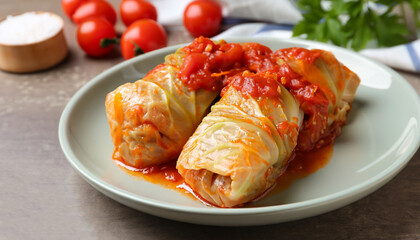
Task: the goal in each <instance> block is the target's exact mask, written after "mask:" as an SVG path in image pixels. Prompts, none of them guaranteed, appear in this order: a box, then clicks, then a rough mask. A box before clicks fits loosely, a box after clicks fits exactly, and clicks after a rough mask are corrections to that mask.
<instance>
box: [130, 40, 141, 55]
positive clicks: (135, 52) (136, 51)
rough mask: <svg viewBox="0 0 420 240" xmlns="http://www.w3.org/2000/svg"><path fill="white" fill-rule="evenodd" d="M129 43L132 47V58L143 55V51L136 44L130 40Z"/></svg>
mask: <svg viewBox="0 0 420 240" xmlns="http://www.w3.org/2000/svg"><path fill="white" fill-rule="evenodd" d="M131 43H132V44H133V45H134V48H133V51H134V56H138V55H140V54H143V53H144V51H143V49H141V47H140V46H139V45H137V43H135V42H134V41H133V40H131Z"/></svg>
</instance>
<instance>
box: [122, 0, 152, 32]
mask: <svg viewBox="0 0 420 240" xmlns="http://www.w3.org/2000/svg"><path fill="white" fill-rule="evenodd" d="M120 16H121V20H122V21H123V22H124V24H125V25H126V26H127V27H128V26H130V25H131V24H132V23H133V22H135V21H137V20H140V19H143V18H149V19H153V20H155V21H156V20H157V11H156V8H155V6H153V4H151V3H150V2H148V1H145V0H123V1H121V4H120Z"/></svg>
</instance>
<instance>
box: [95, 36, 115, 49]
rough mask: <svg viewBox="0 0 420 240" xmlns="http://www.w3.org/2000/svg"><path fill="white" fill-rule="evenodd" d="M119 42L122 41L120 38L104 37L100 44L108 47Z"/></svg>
mask: <svg viewBox="0 0 420 240" xmlns="http://www.w3.org/2000/svg"><path fill="white" fill-rule="evenodd" d="M119 42H120V39H118V38H102V39H101V41H100V42H99V45H100V46H101V47H102V48H106V47H109V46H111V45H114V44H118V43H119Z"/></svg>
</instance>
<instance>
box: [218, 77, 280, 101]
mask: <svg viewBox="0 0 420 240" xmlns="http://www.w3.org/2000/svg"><path fill="white" fill-rule="evenodd" d="M227 82H228V84H227V87H225V88H223V90H222V93H221V95H222V96H223V94H224V92H225V91H226V90H227V89H228V87H230V86H233V87H234V88H236V89H238V90H239V91H241V92H242V94H243V95H244V96H247V95H248V94H249V95H250V96H252V97H262V96H263V97H269V98H278V97H280V93H281V92H280V91H278V89H279V83H278V81H277V75H276V74H271V73H269V72H266V73H262V74H255V73H251V72H249V71H245V72H242V73H238V74H236V75H234V76H232V77H230V78H228V79H227Z"/></svg>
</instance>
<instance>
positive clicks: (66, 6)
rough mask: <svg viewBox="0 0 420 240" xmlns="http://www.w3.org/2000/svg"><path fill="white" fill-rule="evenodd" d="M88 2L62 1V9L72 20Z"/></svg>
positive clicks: (82, 0)
mask: <svg viewBox="0 0 420 240" xmlns="http://www.w3.org/2000/svg"><path fill="white" fill-rule="evenodd" d="M86 1H87V0H61V7H62V8H63V11H64V13H65V14H66V15H67V16H68V17H69V18H71V17H72V16H73V13H74V12H75V11H76V9H77V8H78V7H79V6H80V5H82V3H84V2H86Z"/></svg>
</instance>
